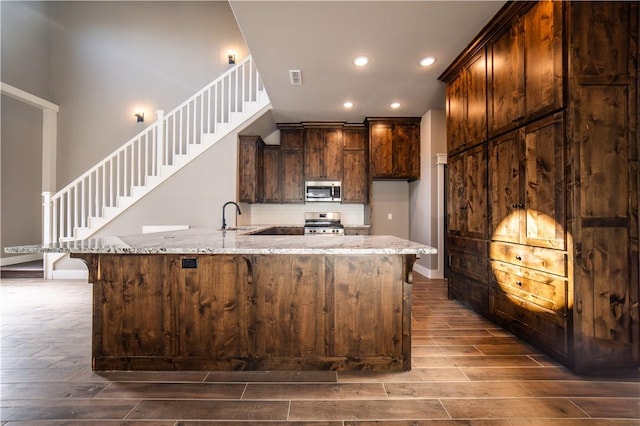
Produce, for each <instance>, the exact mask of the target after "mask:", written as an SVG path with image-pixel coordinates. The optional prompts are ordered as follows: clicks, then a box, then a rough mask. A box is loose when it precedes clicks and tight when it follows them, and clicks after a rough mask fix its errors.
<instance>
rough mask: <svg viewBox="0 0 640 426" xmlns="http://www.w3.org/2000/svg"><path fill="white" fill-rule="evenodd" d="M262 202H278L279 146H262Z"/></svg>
mask: <svg viewBox="0 0 640 426" xmlns="http://www.w3.org/2000/svg"><path fill="white" fill-rule="evenodd" d="M263 156H264V165H263V167H264V202H265V203H279V202H280V174H281V171H280V147H279V146H278V145H267V146H265V148H264V154H263Z"/></svg>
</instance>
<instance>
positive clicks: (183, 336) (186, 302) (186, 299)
mask: <svg viewBox="0 0 640 426" xmlns="http://www.w3.org/2000/svg"><path fill="white" fill-rule="evenodd" d="M189 257H190V258H195V259H196V261H197V262H198V265H197V268H189V269H183V268H181V264H180V258H178V259H177V261H176V262H175V263H174V264H173V265H172V268H174V272H175V273H176V275H177V276H178V277H179V278H178V283H179V285H178V286H177V288H178V290H177V291H178V298H177V308H176V309H177V312H176V316H177V318H178V319H179V321H176V325H177V327H178V336H179V339H178V340H179V341H178V356H179V357H204V358H214V359H217V360H223V361H224V360H225V358H227V357H232V358H233V357H245V356H248V355H250V353H249V351H250V345H249V318H250V315H249V314H250V312H249V309H250V306H249V300H250V295H249V294H248V291H249V285H248V282H249V268H248V265H247V262H246V261H245V260H244V258H242V257H240V256H221V255H216V256H189Z"/></svg>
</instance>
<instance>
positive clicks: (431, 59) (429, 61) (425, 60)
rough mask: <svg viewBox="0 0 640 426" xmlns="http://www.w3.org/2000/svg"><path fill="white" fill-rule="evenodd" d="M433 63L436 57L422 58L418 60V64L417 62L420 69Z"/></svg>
mask: <svg viewBox="0 0 640 426" xmlns="http://www.w3.org/2000/svg"><path fill="white" fill-rule="evenodd" d="M435 63H436V57H435V56H427V57H424V58H422V59H420V62H419V64H420V66H421V67H428V66H430V65H433V64H435Z"/></svg>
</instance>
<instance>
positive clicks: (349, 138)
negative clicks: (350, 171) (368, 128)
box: [342, 126, 366, 150]
mask: <svg viewBox="0 0 640 426" xmlns="http://www.w3.org/2000/svg"><path fill="white" fill-rule="evenodd" d="M365 135H366V132H365V129H364V126H358V127H346V128H345V129H343V130H342V140H343V149H345V150H349V149H365V148H366V147H365Z"/></svg>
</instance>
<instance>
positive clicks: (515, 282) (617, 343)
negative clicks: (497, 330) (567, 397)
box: [440, 1, 640, 372]
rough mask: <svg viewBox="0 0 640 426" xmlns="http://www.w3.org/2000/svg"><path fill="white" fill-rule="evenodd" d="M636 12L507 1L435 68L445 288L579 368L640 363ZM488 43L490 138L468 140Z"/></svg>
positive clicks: (620, 5)
mask: <svg viewBox="0 0 640 426" xmlns="http://www.w3.org/2000/svg"><path fill="white" fill-rule="evenodd" d="M639 9H640V6H639V4H638V2H555V1H554V2H552V1H539V2H510V3H508V4H506V5H505V6H504V7H503V8H502V9H501V10H500V11H499V12H498V14H497V15H496V16H495V17H494V18H493V19H492V21H491V22H490V23H489V24H488V25H487V26H486V27H485V28H484V29H483V31H482V32H481V33H480V34H479V35H478V36H477V37H476V38H475V39H474V40H472V41H471V43H470V44H469V46H470V48H469V50H468V51H466V52H463V53H462V54H461V55H460V56H459V57H458V58H457V59H456V60H455V61H454V62H453V63H452V64H451V66H450V67H449V68H448V69H447V70H446V71H445V72H444V73H443V75H442V76H441V77H440V78H441V79H442V80H443V81H445V82H446V83H447V90H446V93H447V108H448V110H447V126H448V131H447V138H448V147H449V149H450V150H453V152H450V153H449V159H448V172H449V190H448V194H449V204H450V205H449V217H448V225H449V230H448V239H447V242H448V248H447V250H448V253H447V254H448V257H449V268H450V271H451V276H450V278H449V295H450V297H454V298H459V299H461V300H463V301H465V302H466V303H468V304H470V305H471V306H473V307H474V308H475V309H476V310H478V311H479V312H481V313H483V314H484V315H486V316H487V317H489V318H491V319H492V320H494V321H496V322H497V323H499V324H501V325H503V326H504V327H505V328H507V329H508V330H510V331H512V332H514V333H515V334H517V335H519V336H521V337H523V338H524V339H526V340H527V341H528V342H530V343H532V344H534V345H536V346H537V347H539V348H541V349H544V350H545V351H547V352H548V353H549V354H550V355H552V356H554V357H556V358H557V359H558V360H560V361H561V362H564V363H565V364H567V365H568V366H569V367H571V368H573V369H575V370H576V371H579V372H595V371H601V370H611V369H631V370H636V369H637V368H638V366H640V319H639V318H640V308H639V306H640V300H639V299H640V295H639V292H640V284H639V280H640V279H639V263H640V261H639V260H638V259H640V255H639V253H638V244H637V241H638V240H639V239H640V235H639V226H638V215H637V211H638V199H639V198H640V191H639V179H638V175H639V173H638V165H637V153H638V151H639V149H640V143H639V141H638V134H639V128H638V126H639V120H638V113H637V112H638V57H639V56H640V52H639V40H638V27H639V20H640V10H639ZM484 47H486V49H487V75H488V78H487V118H488V138H489V140H488V142H486V144H485V143H482V144H480V145H479V146H478V147H475V148H469V147H468V146H466V147H465V146H462V147H461V144H463V143H464V142H466V139H465V138H467V137H468V135H469V134H473V133H475V131H474V130H473V128H474V127H475V125H474V124H473V123H472V122H471V120H468V117H467V116H465V113H464V111H465V110H464V103H465V101H466V102H467V103H468V89H467V86H466V84H467V83H466V82H465V80H464V78H465V76H468V73H469V72H470V69H469V64H472V63H473V61H474V58H476V57H477V55H478V52H479V51H481V50H482V48H484ZM480 92H481V91H480V90H478V92H477V93H480ZM460 141H463V142H460ZM485 145H487V151H486V152H487V155H486V156H485V157H484V158H483V157H482V155H481V154H480V152H481V149H483V148H482V147H484V146H485ZM474 154H475V155H474ZM478 170H485V171H486V174H487V176H488V184H487V186H485V187H482V186H478V185H477V183H476V181H477V180H478V178H479V176H476V173H480V172H479V171H478ZM469 191H471V194H473V193H476V194H479V193H482V192H484V193H485V194H486V200H487V204H486V205H482V204H481V203H474V201H473V200H474V199H473V196H472V195H470V193H469ZM480 199H482V197H480ZM469 212H473V213H472V214H471V215H470V214H469ZM483 215H485V216H486V217H487V223H488V227H487V229H486V230H485V232H482V231H481V228H479V227H478V226H477V224H479V223H481V222H482V221H481V218H482V217H483ZM474 224H475V225H474ZM483 235H484V236H483ZM485 271H486V272H487V273H486V274H485Z"/></svg>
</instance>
